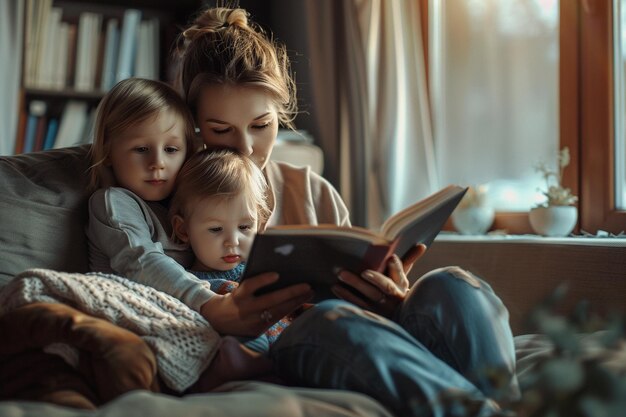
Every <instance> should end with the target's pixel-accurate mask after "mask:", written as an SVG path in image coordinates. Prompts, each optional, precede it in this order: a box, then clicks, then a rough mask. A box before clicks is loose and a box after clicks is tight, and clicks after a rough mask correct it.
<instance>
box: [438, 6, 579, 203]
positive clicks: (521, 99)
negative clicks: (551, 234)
mask: <svg viewBox="0 0 626 417" xmlns="http://www.w3.org/2000/svg"><path fill="white" fill-rule="evenodd" d="M566 1H569V0H566ZM430 5H431V7H430V10H431V12H432V14H431V18H430V22H431V26H430V27H431V35H430V39H431V47H430V51H431V60H430V62H431V65H432V67H431V72H430V74H432V76H431V92H432V98H433V121H434V131H435V138H436V155H437V165H438V169H439V175H440V179H441V182H442V183H444V184H446V183H460V184H466V185H473V184H482V183H487V184H488V188H489V192H490V196H491V202H492V204H493V205H494V206H496V208H498V209H502V210H520V211H525V210H528V209H529V208H530V207H531V206H532V205H534V203H535V202H537V200H538V199H540V198H541V196H540V194H538V192H537V188H538V187H543V185H544V184H543V183H542V179H541V177H540V176H539V174H537V173H536V172H535V170H534V167H535V166H536V165H537V163H538V162H541V161H544V162H547V163H549V162H551V161H556V152H557V147H558V143H559V137H558V135H559V127H558V65H559V51H558V41H559V38H558V1H557V0H431V2H430Z"/></svg>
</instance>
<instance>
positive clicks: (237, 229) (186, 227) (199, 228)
mask: <svg viewBox="0 0 626 417" xmlns="http://www.w3.org/2000/svg"><path fill="white" fill-rule="evenodd" d="M266 189H267V183H266V181H265V178H264V177H263V173H262V172H261V170H260V169H259V168H258V167H257V166H256V165H255V164H254V162H252V160H251V159H249V158H248V157H246V156H244V155H241V154H239V153H236V152H234V151H231V150H216V151H213V152H211V151H210V150H203V151H200V152H198V153H196V154H195V155H193V156H192V157H191V158H190V159H189V161H187V162H186V163H185V165H183V168H182V170H181V171H180V173H179V175H178V178H177V180H176V187H175V192H174V195H173V196H172V200H171V204H170V219H171V222H172V228H173V233H174V235H175V238H176V239H178V240H179V241H182V242H185V243H187V244H189V246H190V247H191V249H192V250H193V252H194V254H195V257H196V259H195V262H194V263H193V265H192V266H191V271H192V273H193V274H195V275H196V276H197V277H199V278H200V279H203V280H206V281H207V282H209V283H210V284H211V288H212V289H213V290H214V291H216V292H217V293H220V294H225V293H228V292H232V291H233V290H234V289H235V288H237V286H238V285H239V280H240V277H241V274H242V272H243V269H244V265H245V261H246V258H247V256H248V253H249V252H250V248H251V246H252V241H253V240H254V235H255V234H256V232H257V230H258V227H259V225H260V224H262V223H263V222H264V221H265V219H266V218H267V216H268V215H269V208H268V205H267V201H266ZM288 324H289V321H288V320H287V319H283V320H280V321H278V322H277V323H275V324H274V325H273V326H272V327H270V329H269V330H267V331H266V332H265V333H264V334H262V335H261V336H259V337H257V338H252V339H245V338H244V339H243V340H245V342H244V346H242V347H241V348H239V349H238V348H237V347H235V346H232V343H233V341H232V340H230V341H229V343H231V345H229V347H230V348H232V350H233V351H234V352H238V358H239V361H240V364H239V366H238V364H236V363H233V359H232V356H233V355H231V357H230V358H226V359H225V360H227V361H230V364H229V366H228V368H231V369H233V368H234V369H243V364H244V363H245V365H246V366H247V368H248V372H253V373H255V374H260V373H262V372H264V371H269V370H270V369H271V363H270V362H269V359H266V358H265V355H259V354H257V353H256V352H258V353H263V354H266V353H268V352H269V347H270V345H271V344H272V343H273V342H275V341H276V339H277V338H278V336H279V335H280V332H281V331H282V330H283V329H284V328H285V327H286V326H287V325H288ZM244 352H247V355H244ZM221 359H222V357H221V356H218V359H217V360H221ZM207 377H208V375H207ZM214 378H216V377H215V375H213V376H211V379H214ZM211 383H212V381H211ZM207 384H209V380H208V378H205V380H204V381H203V387H202V390H207V389H208V386H207Z"/></svg>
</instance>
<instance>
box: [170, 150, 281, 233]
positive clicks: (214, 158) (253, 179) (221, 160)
mask: <svg viewBox="0 0 626 417" xmlns="http://www.w3.org/2000/svg"><path fill="white" fill-rule="evenodd" d="M267 189H268V186H267V182H266V181H265V177H264V176H263V173H262V172H261V170H260V169H259V167H257V166H256V164H255V163H254V162H253V161H252V160H251V159H250V158H248V157H247V156H245V155H242V154H240V153H237V152H236V151H233V150H230V149H222V150H213V151H211V150H209V149H204V150H202V151H200V152H197V153H196V154H194V155H192V156H191V157H190V158H189V160H188V161H187V162H185V164H184V165H183V167H182V169H181V170H180V172H179V173H178V176H177V177H176V184H175V186H174V195H173V196H172V199H171V201H170V211H169V216H170V220H172V219H173V217H174V216H176V215H179V216H181V217H182V218H186V217H188V216H189V215H191V212H192V211H193V207H194V205H195V204H197V203H198V202H200V201H201V200H203V199H205V198H208V197H218V198H223V199H225V200H229V199H232V198H234V197H237V196H239V195H241V194H243V195H244V196H245V198H246V201H247V204H248V208H249V209H250V211H251V212H252V213H254V214H255V215H256V219H257V222H258V224H259V225H260V224H261V223H263V222H265V220H267V218H268V217H269V215H270V209H269V206H268V204H267V197H266V195H267Z"/></svg>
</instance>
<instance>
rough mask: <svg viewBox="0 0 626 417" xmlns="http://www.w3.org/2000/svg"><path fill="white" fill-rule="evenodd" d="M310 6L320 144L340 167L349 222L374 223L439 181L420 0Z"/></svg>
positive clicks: (331, 0) (329, 0)
mask: <svg viewBox="0 0 626 417" xmlns="http://www.w3.org/2000/svg"><path fill="white" fill-rule="evenodd" d="M307 13H308V15H309V23H308V31H309V39H310V51H311V66H312V71H311V72H312V82H313V83H314V88H313V91H314V102H315V105H314V109H315V111H314V113H315V114H316V115H317V120H318V125H319V126H320V129H319V131H320V134H321V138H320V143H321V145H322V147H323V148H324V151H325V153H326V157H327V164H329V165H331V166H332V165H333V164H336V166H338V167H339V168H338V172H336V173H334V172H333V171H331V172H330V175H331V176H332V175H337V177H338V178H339V184H340V191H341V193H342V196H343V197H344V199H345V200H346V202H347V203H348V206H349V208H350V211H351V213H352V220H353V222H354V223H355V224H360V225H363V224H365V225H369V226H372V227H373V226H377V225H378V224H380V223H381V222H382V220H384V219H385V218H386V217H388V216H389V215H390V214H392V213H393V212H395V211H397V210H399V209H401V208H403V207H405V206H407V205H408V204H411V203H413V202H415V201H417V200H419V199H421V198H423V197H425V196H426V195H428V194H429V193H431V192H432V191H434V190H435V189H437V188H438V186H439V184H438V181H437V178H436V172H437V169H436V167H435V165H434V164H435V158H434V154H433V143H432V135H431V127H430V118H429V114H428V101H427V96H426V81H425V70H424V63H423V52H422V40H421V29H420V24H419V23H420V19H419V10H418V4H417V2H412V1H411V2H409V1H382V0H353V1H335V0H310V1H308V2H307ZM327 166H328V165H327ZM331 169H332V168H331Z"/></svg>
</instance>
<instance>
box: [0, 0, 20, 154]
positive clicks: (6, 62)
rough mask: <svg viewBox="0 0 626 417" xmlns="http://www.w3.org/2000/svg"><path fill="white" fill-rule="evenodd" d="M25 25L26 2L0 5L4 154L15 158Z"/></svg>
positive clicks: (0, 123) (0, 147)
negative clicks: (13, 155) (12, 155)
mask: <svg viewBox="0 0 626 417" xmlns="http://www.w3.org/2000/svg"><path fill="white" fill-rule="evenodd" d="M23 22H24V1H23V0H11V1H1V2H0V91H2V94H0V155H11V154H13V151H14V148H15V138H16V133H17V122H18V120H17V119H18V115H19V103H20V100H19V92H20V74H21V71H20V69H21V64H22V49H23V42H22V39H23V32H24V30H23Z"/></svg>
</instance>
